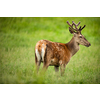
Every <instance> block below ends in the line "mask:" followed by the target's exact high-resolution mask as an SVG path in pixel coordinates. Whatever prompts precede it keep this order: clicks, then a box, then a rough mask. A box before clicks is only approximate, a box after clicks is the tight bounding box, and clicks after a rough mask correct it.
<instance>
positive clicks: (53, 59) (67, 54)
mask: <svg viewBox="0 0 100 100" xmlns="http://www.w3.org/2000/svg"><path fill="white" fill-rule="evenodd" d="M68 24H69V23H68ZM73 24H74V25H75V23H73ZM69 25H70V24H69ZM78 25H79V24H77V26H78ZM70 26H71V25H70ZM84 27H85V26H84ZM84 27H83V28H84ZM72 28H73V27H72ZM83 28H81V27H80V28H79V30H78V29H77V27H76V30H78V31H77V32H75V31H73V30H72V29H71V28H69V31H70V33H71V34H74V36H73V38H72V39H71V41H70V42H68V43H66V44H64V43H57V42H51V41H48V40H40V41H39V42H37V44H36V46H35V63H36V65H37V71H38V70H39V66H40V63H41V62H43V69H44V68H45V69H47V68H48V66H54V68H55V71H56V72H58V71H59V66H60V69H61V75H62V74H63V73H64V70H65V67H66V65H67V64H68V62H69V61H70V58H71V57H72V56H73V55H74V54H75V53H76V52H77V51H78V50H79V44H82V45H85V46H87V47H89V46H90V43H89V42H88V41H87V40H86V39H85V37H84V36H83V35H82V34H81V30H82V29H83Z"/></svg>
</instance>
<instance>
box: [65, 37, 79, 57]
mask: <svg viewBox="0 0 100 100" xmlns="http://www.w3.org/2000/svg"><path fill="white" fill-rule="evenodd" d="M66 45H67V47H68V49H69V51H70V52H71V56H73V55H74V54H75V53H76V52H77V51H78V50H79V44H78V43H77V42H76V41H75V38H74V37H73V38H72V39H71V40H70V42H68V43H67V44H66Z"/></svg>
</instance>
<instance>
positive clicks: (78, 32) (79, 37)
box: [67, 21, 91, 47]
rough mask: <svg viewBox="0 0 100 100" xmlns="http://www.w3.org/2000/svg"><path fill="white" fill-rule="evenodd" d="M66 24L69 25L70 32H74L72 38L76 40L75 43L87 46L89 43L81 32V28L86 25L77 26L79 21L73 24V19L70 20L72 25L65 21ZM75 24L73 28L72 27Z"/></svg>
mask: <svg viewBox="0 0 100 100" xmlns="http://www.w3.org/2000/svg"><path fill="white" fill-rule="evenodd" d="M67 24H68V25H69V26H70V27H69V31H70V33H71V34H74V39H75V41H76V43H78V44H81V45H84V46H86V47H89V46H90V45H91V44H90V43H89V42H88V41H87V40H86V38H85V37H84V36H83V35H82V34H81V31H82V29H83V28H85V26H86V25H84V26H83V27H81V26H80V27H79V28H77V26H78V25H79V24H80V22H79V23H78V24H75V23H74V21H72V25H71V24H70V23H69V22H68V21H67ZM73 26H75V28H74V27H73Z"/></svg>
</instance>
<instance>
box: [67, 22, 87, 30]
mask: <svg viewBox="0 0 100 100" xmlns="http://www.w3.org/2000/svg"><path fill="white" fill-rule="evenodd" d="M80 23H81V22H78V24H75V22H74V21H72V25H71V24H70V23H69V21H67V24H68V25H69V26H70V27H71V28H72V29H73V30H75V31H81V30H82V29H83V28H84V27H85V26H86V25H84V26H83V27H82V28H81V26H80V28H79V29H78V28H77V26H78V25H79V24H80ZM73 25H74V26H75V28H74V27H73Z"/></svg>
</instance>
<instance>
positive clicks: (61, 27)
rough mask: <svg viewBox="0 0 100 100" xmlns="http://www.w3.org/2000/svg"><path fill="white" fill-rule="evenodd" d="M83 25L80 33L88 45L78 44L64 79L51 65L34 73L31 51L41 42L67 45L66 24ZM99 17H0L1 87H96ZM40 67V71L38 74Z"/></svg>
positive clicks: (99, 66) (99, 63) (99, 77)
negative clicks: (91, 85) (42, 72)
mask: <svg viewBox="0 0 100 100" xmlns="http://www.w3.org/2000/svg"><path fill="white" fill-rule="evenodd" d="M67 20H68V21H69V22H70V23H71V22H72V21H74V22H75V23H78V22H79V21H81V24H80V25H82V26H83V25H86V27H85V28H84V29H83V30H82V34H83V35H84V36H85V37H86V39H87V40H88V41H89V42H90V43H91V46H90V47H88V48H87V47H85V46H82V45H80V50H79V51H78V52H77V53H76V54H75V55H74V56H73V57H72V58H71V60H70V62H69V63H68V65H67V66H66V70H65V73H64V75H63V76H61V75H60V72H59V73H58V74H57V75H56V74H55V71H54V66H49V67H48V69H47V71H46V73H45V74H43V75H42V74H40V73H39V74H38V75H37V74H36V73H35V55H34V48H35V45H36V43H37V42H38V41H39V40H41V39H47V40H50V41H53V42H61V43H67V42H69V41H70V40H71V38H72V36H73V35H72V34H70V32H69V30H68V27H69V26H68V24H67V23H66V21H67ZM99 50H100V18H96V17H28V18H27V17H24V18H22V17H16V18H14V17H11V18H10V17H7V18H6V17H4V18H0V84H99V83H100V51H99ZM41 68H42V64H41V67H40V70H39V72H40V71H41Z"/></svg>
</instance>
